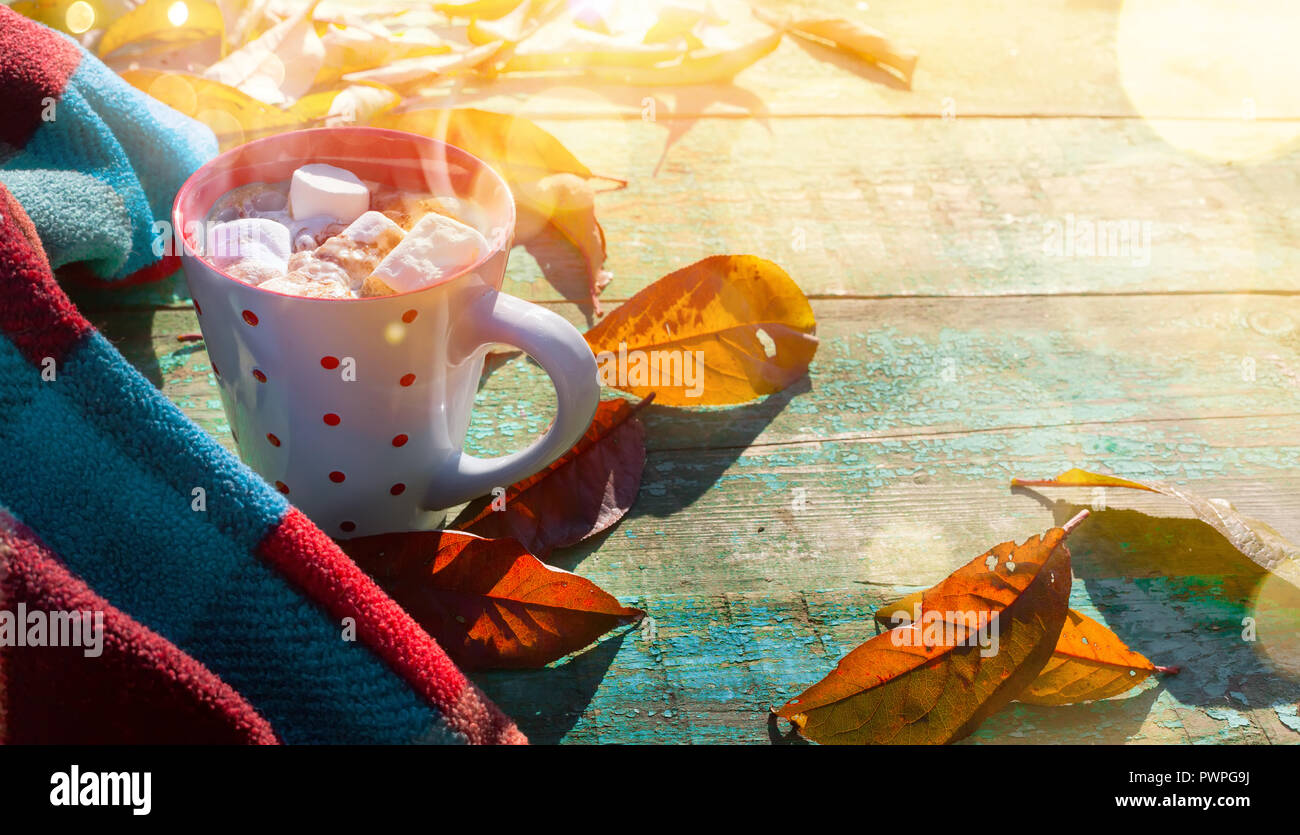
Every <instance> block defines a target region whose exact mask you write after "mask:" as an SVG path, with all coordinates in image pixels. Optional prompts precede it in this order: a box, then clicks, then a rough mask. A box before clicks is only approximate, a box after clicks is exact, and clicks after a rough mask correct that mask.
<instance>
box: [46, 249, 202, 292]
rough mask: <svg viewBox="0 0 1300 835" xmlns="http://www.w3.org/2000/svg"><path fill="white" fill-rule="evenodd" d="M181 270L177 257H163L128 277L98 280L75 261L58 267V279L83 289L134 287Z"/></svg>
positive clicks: (87, 268)
mask: <svg viewBox="0 0 1300 835" xmlns="http://www.w3.org/2000/svg"><path fill="white" fill-rule="evenodd" d="M180 268H181V257H180V256H179V255H164V256H163V257H162V258H161V259H160V260H158V261H155V262H153V263H152V264H150V265H149V266H147V267H141V268H140V269H138V270H136V271H135V272H133V273H131V274H130V275H125V276H123V277H121V278H112V279H110V278H100V277H99V276H97V275H95V274H94V273H93V272H91V270H90V268H89V267H87V266H86V264H85V262H82V261H77V262H75V263H72V264H65V265H63V266H62V267H59V279H60V280H64V281H71V282H73V283H75V284H78V285H80V286H83V287H95V288H105V287H135V286H137V285H140V284H152V283H153V282H155V281H162V280H163V279H164V278H166V277H167V276H169V275H171V274H172V273H174V272H176V271H177V270H179V269H180Z"/></svg>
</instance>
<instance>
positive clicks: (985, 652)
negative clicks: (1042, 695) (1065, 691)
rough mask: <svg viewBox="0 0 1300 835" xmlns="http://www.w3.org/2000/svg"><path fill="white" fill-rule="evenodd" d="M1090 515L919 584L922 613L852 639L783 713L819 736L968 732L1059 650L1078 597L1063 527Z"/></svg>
mask: <svg viewBox="0 0 1300 835" xmlns="http://www.w3.org/2000/svg"><path fill="white" fill-rule="evenodd" d="M1087 515H1088V512H1087V511H1083V512H1081V513H1080V514H1079V515H1078V516H1076V517H1075V518H1074V519H1072V520H1070V522H1068V523H1067V524H1066V525H1065V526H1064V527H1063V528H1052V529H1051V530H1049V531H1048V532H1047V533H1046V534H1045V535H1044V536H1043V537H1042V538H1039V537H1037V536H1034V537H1031V538H1030V539H1028V540H1027V541H1026V542H1025V543H1024V544H1023V545H1016V544H1015V543H1013V542H1003V543H1001V544H1000V545H996V546H994V547H993V548H992V549H991V550H989V551H988V552H986V553H984V554H981V555H980V556H978V557H976V558H975V559H973V560H971V561H970V562H969V563H967V564H966V565H965V566H963V567H961V568H959V569H957V571H955V572H953V573H952V574H951V575H950V576H949V577H948V578H947V579H946V580H944V581H943V582H941V583H939V584H938V585H937V586H935V587H934V588H932V589H929V590H927V591H926V592H924V593H923V594H922V599H921V619H920V621H918V622H917V623H913V624H909V625H906V626H898V627H896V628H894V629H891V630H889V631H888V632H885V633H883V634H881V635H877V636H876V637H874V638H872V639H871V640H869V641H867V642H866V643H865V644H863V645H862V646H860V647H858V648H857V649H855V650H853V651H852V652H851V653H849V654H848V655H846V656H845V657H844V658H843V659H841V660H840V663H839V664H838V665H837V666H836V668H835V669H834V670H833V671H831V673H830V675H828V676H826V678H824V679H822V680H821V681H820V682H818V683H817V684H814V685H813V686H812V687H810V688H808V689H807V690H806V691H804V692H803V693H802V694H800V695H799V696H798V697H796V698H794V699H791V700H790V701H789V702H787V703H786V704H785V705H784V706H783V707H782V708H781V709H780V710H778V711H776V713H777V715H778V716H781V717H784V718H786V719H789V720H790V721H791V722H793V723H794V725H795V727H796V728H797V729H798V730H799V733H800V735H802V736H803V737H805V738H807V739H811V740H813V741H815V742H822V743H834V744H872V743H874V744H881V743H890V744H895V743H897V744H919V743H947V742H953V741H955V740H958V739H961V738H963V737H965V736H967V735H969V734H970V733H971V732H973V731H974V730H975V729H976V728H977V727H979V725H980V723H981V722H983V721H984V719H985V718H987V717H988V716H990V715H991V714H992V713H994V712H995V711H997V710H999V709H1000V708H1002V707H1003V706H1004V705H1005V704H1007V703H1008V702H1010V701H1011V700H1012V699H1014V698H1015V697H1016V696H1017V695H1018V694H1019V693H1020V692H1021V691H1022V690H1023V689H1024V687H1025V686H1026V685H1027V684H1028V683H1029V682H1031V681H1033V679H1034V677H1035V676H1037V675H1038V672H1039V671H1040V670H1041V669H1042V668H1043V666H1044V665H1045V664H1046V663H1047V661H1048V659H1049V658H1050V657H1051V654H1052V649H1053V647H1054V646H1055V645H1056V640H1057V637H1058V636H1059V635H1060V632H1061V626H1062V624H1063V623H1064V622H1065V617H1066V610H1067V608H1068V606H1069V597H1070V580H1071V578H1070V552H1069V550H1068V549H1067V548H1066V547H1065V545H1064V541H1065V537H1066V536H1067V534H1068V533H1069V531H1070V530H1072V529H1073V528H1074V526H1076V525H1078V524H1079V522H1081V521H1082V520H1083V519H1084V518H1086V517H1087ZM995 642H996V643H995ZM986 656H987V657H986Z"/></svg>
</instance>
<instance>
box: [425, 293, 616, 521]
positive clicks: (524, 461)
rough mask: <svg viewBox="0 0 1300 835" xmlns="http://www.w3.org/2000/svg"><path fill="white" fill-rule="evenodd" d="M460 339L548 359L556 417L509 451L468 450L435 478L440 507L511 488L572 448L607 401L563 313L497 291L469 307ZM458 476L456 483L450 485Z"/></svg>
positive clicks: (544, 362) (470, 347) (583, 343)
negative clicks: (479, 453)
mask: <svg viewBox="0 0 1300 835" xmlns="http://www.w3.org/2000/svg"><path fill="white" fill-rule="evenodd" d="M461 324H462V326H463V327H464V328H465V330H464V331H462V332H461V333H460V334H458V335H457V336H458V341H459V339H464V340H465V342H463V343H461V344H462V345H464V346H465V348H466V349H467V350H466V353H469V352H472V351H474V350H477V349H478V348H481V347H482V346H484V345H487V344H490V343H493V342H500V343H504V344H506V345H510V346H512V347H515V348H518V349H520V350H521V351H523V352H524V353H526V354H528V355H529V356H530V357H532V358H533V359H534V360H536V361H537V363H538V364H539V365H541V367H542V369H543V370H544V371H545V372H546V373H547V374H548V375H549V376H550V378H551V384H552V385H553V386H555V400H556V412H555V422H554V423H553V424H552V425H551V428H550V430H549V431H547V433H546V434H545V435H543V436H542V437H541V438H538V439H537V440H536V441H534V442H533V444H532V445H531V446H528V447H525V448H524V449H521V450H519V451H518V452H512V453H510V454H509V455H501V456H497V457H495V458H478V457H475V456H473V455H469V454H468V453H466V452H464V451H462V452H461V453H460V454H459V456H457V458H456V459H455V460H454V461H453V462H452V465H451V467H450V469H449V470H445V471H443V472H442V473H440V474H439V479H440V480H446V481H445V482H444V484H445V485H446V486H442V487H440V486H439V485H437V484H436V483H435V485H433V490H434V492H436V493H438V494H439V495H440V496H444V497H446V498H440V499H439V500H438V501H437V502H436V504H438V506H439V507H450V506H451V505H455V504H460V503H461V502H463V501H466V500H468V499H472V498H476V497H478V496H482V495H484V494H485V493H487V492H489V491H490V490H491V489H492V488H493V487H509V486H510V485H511V484H514V483H515V482H516V481H519V480H520V479H523V478H526V477H528V476H530V475H532V474H533V473H535V472H537V471H538V470H541V469H542V468H543V467H546V466H547V465H549V464H550V463H551V462H552V461H554V460H555V459H557V458H559V457H560V456H561V455H563V454H564V453H566V452H568V451H569V449H570V448H571V447H573V445H574V444H576V443H577V442H578V440H579V439H580V438H581V437H582V435H583V433H585V432H586V431H587V428H588V427H589V426H590V425H591V419H592V417H594V416H595V414H596V407H597V405H599V403H600V381H599V378H598V376H597V370H596V357H595V355H594V354H593V353H592V351H591V348H590V346H588V344H587V340H586V339H584V338H583V336H582V334H581V333H579V332H578V329H577V328H575V327H574V326H573V325H571V324H569V323H568V322H567V321H565V319H564V318H563V317H562V316H560V315H559V314H557V313H554V312H552V311H550V310H547V309H546V308H544V307H542V306H540V305H536V304H532V303H530V302H526V301H524V300H523V299H520V298H516V297H515V296H510V295H507V294H505V293H501V292H499V291H497V290H490V291H488V292H486V293H484V294H483V295H482V296H480V297H479V298H478V299H476V300H475V301H474V302H473V303H472V304H471V305H469V306H468V308H467V309H466V310H465V312H464V314H463V318H462V319H461ZM446 482H451V484H446Z"/></svg>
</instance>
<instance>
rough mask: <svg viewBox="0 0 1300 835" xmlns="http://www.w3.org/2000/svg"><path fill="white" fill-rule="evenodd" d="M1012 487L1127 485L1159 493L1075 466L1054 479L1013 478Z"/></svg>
mask: <svg viewBox="0 0 1300 835" xmlns="http://www.w3.org/2000/svg"><path fill="white" fill-rule="evenodd" d="M1011 486H1012V487H1127V488H1129V489H1131V490H1146V491H1147V492H1149V493H1158V492H1160V491H1159V490H1156V489H1154V488H1152V487H1148V486H1146V485H1145V484H1140V483H1138V482H1136V481H1129V480H1128V479H1126V478H1120V477H1119V476H1113V475H1105V474H1102V473H1090V472H1088V471H1087V470H1080V469H1079V468H1077V467H1076V468H1074V469H1072V470H1066V471H1065V472H1063V473H1061V474H1060V475H1058V476H1057V477H1056V478H1053V479H1040V480H1036V481H1035V480H1029V479H1023V478H1013V479H1011Z"/></svg>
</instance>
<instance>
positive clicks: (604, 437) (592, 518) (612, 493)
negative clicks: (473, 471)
mask: <svg viewBox="0 0 1300 835" xmlns="http://www.w3.org/2000/svg"><path fill="white" fill-rule="evenodd" d="M652 399H653V397H647V398H646V399H645V400H642V401H641V402H640V403H637V404H632V403H629V402H628V401H626V400H624V399H622V398H617V399H614V400H605V401H603V402H602V403H601V404H600V405H599V406H598V407H597V409H596V416H595V417H594V418H593V419H592V421H591V426H590V427H588V428H587V433H586V434H585V435H583V436H582V439H581V440H580V441H578V443H577V444H576V445H575V446H574V447H573V449H571V450H569V451H568V452H566V453H565V454H564V455H563V456H561V457H560V458H559V459H558V460H556V461H555V463H553V464H551V466H549V467H547V468H546V469H545V470H542V471H541V472H540V473H537V474H536V475H532V476H530V477H528V478H526V479H524V480H523V481H520V482H518V483H516V484H513V485H511V486H510V487H509V488H508V489H507V490H506V493H505V496H503V497H502V498H503V499H504V500H505V507H504V509H502V510H493V497H491V496H486V497H484V498H482V499H479V500H478V501H476V502H473V503H471V504H470V505H469V506H468V507H466V508H465V510H464V511H462V512H461V514H460V516H459V517H457V519H456V521H455V522H454V523H452V527H453V528H456V529H457V530H462V531H469V532H470V533H476V534H478V535H479V536H485V537H488V538H490V539H496V538H500V537H513V538H515V539H517V540H519V541H520V542H522V543H523V544H524V547H526V548H527V549H528V550H529V551H530V552H531V553H533V554H537V555H538V556H542V557H545V556H546V555H547V554H549V553H550V552H551V550H552V549H554V548H563V547H566V546H569V545H574V544H576V543H578V542H581V541H582V540H584V539H586V538H588V537H590V536H594V535H596V534H598V533H600V532H601V531H603V530H605V529H607V528H609V527H611V526H612V525H613V524H614V523H615V522H617V521H618V520H619V519H622V518H623V515H624V514H626V513H627V511H628V509H629V508H630V507H632V503H633V502H634V501H636V494H637V491H638V490H640V488H641V472H642V470H643V469H644V468H645V427H644V426H643V425H642V424H641V421H640V420H638V419H637V417H636V413H637V412H639V411H640V410H641V409H642V408H643V407H644V406H645V405H646V404H647V403H649V402H650V401H651V400H652ZM497 501H498V502H499V501H500V499H498V500H497Z"/></svg>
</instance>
